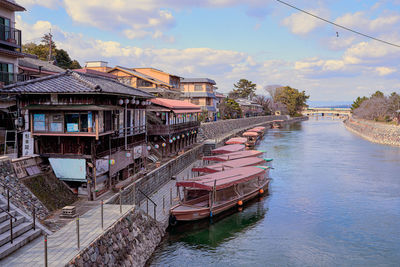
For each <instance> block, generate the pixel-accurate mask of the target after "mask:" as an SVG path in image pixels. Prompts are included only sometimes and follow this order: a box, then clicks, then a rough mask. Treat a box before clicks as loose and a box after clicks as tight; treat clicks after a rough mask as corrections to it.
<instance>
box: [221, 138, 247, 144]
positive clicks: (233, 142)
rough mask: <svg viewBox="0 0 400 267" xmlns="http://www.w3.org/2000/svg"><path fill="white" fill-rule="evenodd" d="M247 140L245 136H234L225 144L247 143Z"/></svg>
mask: <svg viewBox="0 0 400 267" xmlns="http://www.w3.org/2000/svg"><path fill="white" fill-rule="evenodd" d="M246 142H247V139H246V138H245V137H233V138H231V139H229V140H228V141H226V142H225V145H235V144H239V145H245V144H246Z"/></svg>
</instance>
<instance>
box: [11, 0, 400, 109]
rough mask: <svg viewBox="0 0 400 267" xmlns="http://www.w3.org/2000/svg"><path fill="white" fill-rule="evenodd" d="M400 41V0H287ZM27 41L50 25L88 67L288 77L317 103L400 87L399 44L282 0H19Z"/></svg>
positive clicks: (230, 80) (223, 87)
mask: <svg viewBox="0 0 400 267" xmlns="http://www.w3.org/2000/svg"><path fill="white" fill-rule="evenodd" d="M285 1H286V2H288V3H290V4H291V5H294V6H297V7H299V8H301V9H304V10H307V11H308V12H311V13H313V14H316V15H318V16H321V17H323V18H325V19H328V20H330V21H333V22H335V23H337V24H340V25H343V26H345V27H348V28H351V29H353V30H357V31H360V32H362V33H364V34H367V35H371V36H373V37H376V38H379V39H383V40H385V41H388V42H392V43H394V44H397V45H400V32H399V29H400V0H381V1H369V0H335V1H334V0H325V1H318V0H316V1H306V0H285ZM16 2H17V3H18V4H20V5H22V6H24V7H25V8H26V9H27V11H25V12H18V14H17V16H16V28H18V29H21V30H22V38H23V42H24V43H26V42H35V43H39V42H40V38H41V36H43V34H45V33H48V32H49V31H50V29H51V32H52V34H53V36H54V41H55V42H56V45H57V47H58V48H62V49H65V50H66V51H68V53H69V54H70V56H71V58H73V59H77V60H78V61H79V62H80V64H81V65H84V64H85V62H86V61H97V60H102V61H107V62H108V64H109V66H111V67H113V66H116V65H120V66H125V67H131V68H133V67H154V68H157V69H161V70H163V71H166V72H169V73H173V74H175V75H179V76H182V77H186V78H210V79H213V80H215V81H216V83H217V87H218V91H219V92H222V93H228V92H229V91H230V90H232V88H233V84H234V83H236V82H237V81H238V80H240V79H242V78H243V79H248V80H250V81H252V82H254V83H256V84H257V91H256V93H257V94H265V95H268V93H267V92H266V91H265V89H264V87H265V86H267V85H271V84H278V85H283V86H286V85H289V86H291V87H294V88H296V89H299V90H301V91H303V90H304V91H306V93H307V94H308V95H310V100H311V101H325V102H332V103H333V102H350V101H353V100H354V99H355V98H356V97H357V96H364V95H365V96H368V95H370V94H372V93H373V92H375V91H376V90H381V91H383V92H384V93H386V94H389V93H391V92H394V91H396V92H400V75H399V72H400V48H399V47H394V46H390V45H387V44H384V43H380V42H378V41H375V40H371V39H369V38H366V37H363V36H360V35H356V34H354V33H351V32H349V31H346V30H343V29H341V28H338V27H336V26H334V25H331V24H328V23H325V22H323V21H321V20H318V19H315V18H313V17H311V16H309V15H306V14H304V13H301V12H299V11H297V10H295V9H292V8H290V7H288V6H286V5H283V4H282V3H279V2H278V1H276V0H247V1H240V0H112V1H110V0H83V1H81V0H16Z"/></svg>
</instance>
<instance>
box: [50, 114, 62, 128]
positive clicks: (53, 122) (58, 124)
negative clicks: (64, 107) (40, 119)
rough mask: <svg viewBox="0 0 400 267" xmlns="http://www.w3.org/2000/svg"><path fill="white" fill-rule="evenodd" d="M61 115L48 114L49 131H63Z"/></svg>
mask: <svg viewBox="0 0 400 267" xmlns="http://www.w3.org/2000/svg"><path fill="white" fill-rule="evenodd" d="M63 128H64V125H63V116H62V114H51V115H50V132H63Z"/></svg>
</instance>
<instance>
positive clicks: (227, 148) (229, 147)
mask: <svg viewBox="0 0 400 267" xmlns="http://www.w3.org/2000/svg"><path fill="white" fill-rule="evenodd" d="M245 147H246V146H245V145H243V144H235V145H226V146H221V147H219V148H216V149H213V150H211V153H212V154H226V153H232V152H238V151H243V150H244V149H245Z"/></svg>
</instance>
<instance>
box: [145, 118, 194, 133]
mask: <svg viewBox="0 0 400 267" xmlns="http://www.w3.org/2000/svg"><path fill="white" fill-rule="evenodd" d="M199 126H200V122H198V121H190V122H185V123H179V124H174V125H162V124H157V125H154V124H149V125H148V126H147V129H148V130H147V133H148V135H170V134H176V133H179V132H184V131H190V130H194V129H197V128H198V127H199Z"/></svg>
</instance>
